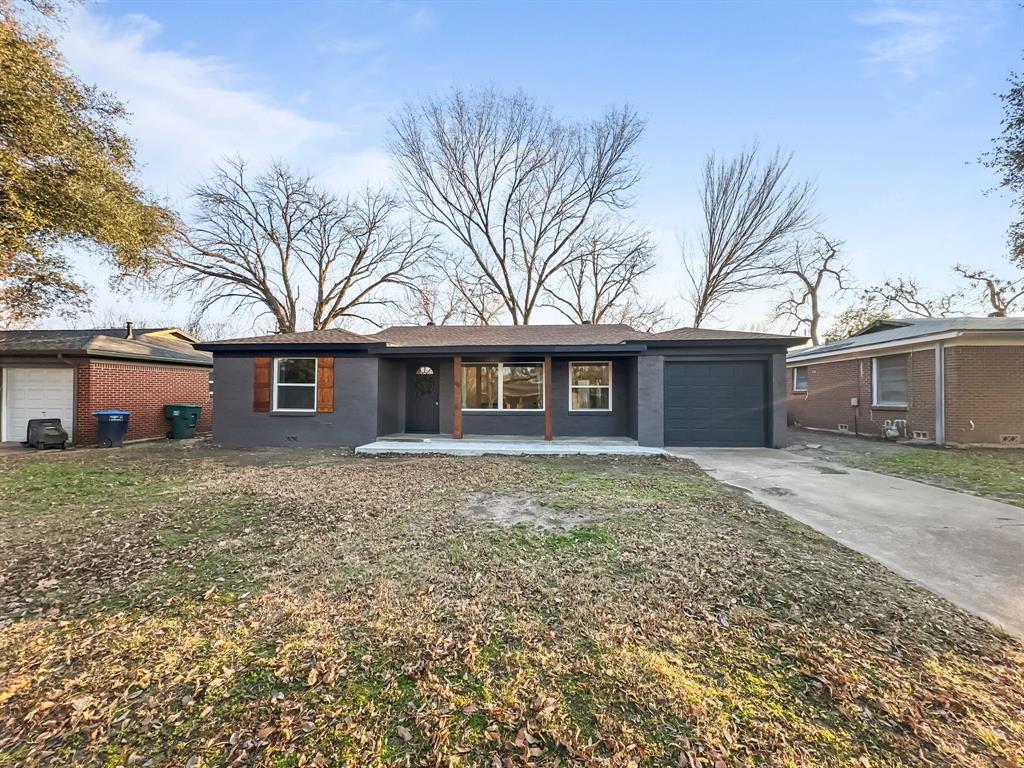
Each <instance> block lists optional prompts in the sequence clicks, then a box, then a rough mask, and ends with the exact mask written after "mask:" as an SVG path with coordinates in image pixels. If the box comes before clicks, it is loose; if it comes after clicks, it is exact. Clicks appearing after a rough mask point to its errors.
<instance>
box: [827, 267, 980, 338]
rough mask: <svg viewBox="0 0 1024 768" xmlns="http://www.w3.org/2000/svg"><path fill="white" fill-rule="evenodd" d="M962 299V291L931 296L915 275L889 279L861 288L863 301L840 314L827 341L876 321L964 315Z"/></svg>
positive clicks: (861, 299) (844, 335)
mask: <svg viewBox="0 0 1024 768" xmlns="http://www.w3.org/2000/svg"><path fill="white" fill-rule="evenodd" d="M962 300H963V293H962V292H960V291H954V292H952V293H947V294H943V295H942V296H939V297H937V298H929V297H928V296H927V294H926V293H925V292H924V291H923V290H922V288H921V286H920V285H919V284H918V282H917V280H915V279H914V278H911V277H896V278H893V279H889V280H886V281H885V282H884V283H881V284H880V285H874V286H871V287H870V288H866V289H864V290H862V291H860V294H859V300H858V301H857V302H856V303H855V304H854V305H852V306H850V307H847V308H846V309H845V310H843V311H842V312H840V313H839V314H838V315H837V316H836V319H835V323H834V324H833V326H832V328H831V329H830V330H829V332H828V333H827V334H826V335H825V341H837V340H839V339H845V338H847V337H848V336H851V335H853V334H854V333H857V332H858V331H860V330H862V329H864V328H866V327H867V326H869V325H871V323H873V322H875V321H876V320H888V319H890V318H896V317H908V316H909V317H924V318H928V317H950V316H952V315H959V314H963V312H962V309H961V302H962Z"/></svg>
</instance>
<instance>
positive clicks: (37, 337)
mask: <svg viewBox="0 0 1024 768" xmlns="http://www.w3.org/2000/svg"><path fill="white" fill-rule="evenodd" d="M197 341H198V340H197V339H195V338H193V337H191V336H189V335H188V334H187V333H185V332H184V331H181V330H179V329H177V328H141V329H133V328H132V327H131V324H130V323H129V324H128V326H127V327H126V328H115V329H88V330H60V331H0V442H4V443H19V442H21V441H23V440H24V439H25V431H26V423H27V421H28V420H29V419H34V418H42V417H55V418H59V419H60V420H61V424H62V425H63V426H64V428H65V429H66V430H67V431H68V434H69V436H70V439H71V442H72V443H74V444H77V445H93V444H95V443H96V418H95V417H94V416H93V415H92V414H93V413H94V412H95V411H102V410H110V409H118V410H124V411H129V412H130V413H131V417H130V418H129V420H128V434H127V436H126V439H127V440H145V439H149V438H158V437H163V436H164V435H165V434H166V433H167V428H168V424H167V420H166V419H165V418H164V415H163V408H164V406H165V405H168V404H172V403H186V404H189V405H201V406H203V413H202V417H201V419H200V421H199V431H201V432H209V431H210V428H211V424H212V421H213V414H212V409H213V404H212V402H211V400H210V372H211V370H212V368H213V357H212V355H210V353H209V352H200V351H199V350H197V349H195V347H194V346H193V345H194V344H195V343H197Z"/></svg>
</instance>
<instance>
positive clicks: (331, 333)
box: [203, 328, 381, 346]
mask: <svg viewBox="0 0 1024 768" xmlns="http://www.w3.org/2000/svg"><path fill="white" fill-rule="evenodd" d="M380 341H381V340H380V339H375V338H374V337H372V336H362V335H360V334H358V333H353V332H352V331H345V330H342V329H341V328H325V329H323V330H320V331H299V332H297V333H271V334H269V335H267V336H246V337H244V338H240V339H218V340H217V341H210V342H205V343H204V344H203V346H207V345H217V344H231V345H235V344H253V345H257V346H266V345H271V344H374V343H380Z"/></svg>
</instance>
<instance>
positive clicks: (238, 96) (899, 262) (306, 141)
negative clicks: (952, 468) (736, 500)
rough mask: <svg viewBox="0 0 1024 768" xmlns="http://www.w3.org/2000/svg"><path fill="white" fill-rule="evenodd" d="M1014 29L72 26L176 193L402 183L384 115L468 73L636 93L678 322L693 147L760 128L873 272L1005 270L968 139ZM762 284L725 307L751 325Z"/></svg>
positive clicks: (147, 158) (990, 131)
mask: <svg viewBox="0 0 1024 768" xmlns="http://www.w3.org/2000/svg"><path fill="white" fill-rule="evenodd" d="M1022 31H1024V11H1022V10H1021V9H1020V8H1019V7H1017V5H1016V4H1013V3H998V2H971V3H923V2H917V3H875V2H869V3H839V2H830V3H810V2H803V3H713V4H712V3H686V4H683V3H648V4H643V3H628V4H627V3H621V4H620V3H582V2H574V3H560V4H555V3H520V4H498V3H422V4H421V3H307V4H294V3H288V4H285V3H280V4H278V3H241V2H232V3H199V2H106V3H100V4H90V5H88V6H86V7H85V8H84V9H82V10H80V11H76V12H75V13H74V14H73V15H72V16H71V17H70V18H69V20H68V23H67V25H66V28H65V29H64V31H63V33H62V36H63V43H62V45H63V47H64V51H65V53H66V55H67V56H68V59H69V61H70V63H71V65H72V66H73V68H74V69H75V70H76V71H77V72H78V73H79V74H80V75H81V76H82V77H83V78H84V79H85V80H87V81H90V82H95V83H97V84H98V85H99V86H100V87H102V88H105V89H108V90H111V91H114V92H115V93H117V94H118V95H119V96H121V97H122V98H123V99H124V100H125V101H127V102H128V105H129V108H130V109H131V111H132V112H133V118H132V122H131V124H130V127H129V130H130V132H131V133H132V135H133V136H135V138H136V140H137V142H138V151H139V159H140V161H141V162H142V164H143V168H142V174H141V175H142V181H143V183H144V184H145V185H146V186H148V187H149V188H151V189H152V190H153V191H154V192H156V193H157V194H159V195H162V196H165V197H167V198H168V199H169V200H171V201H172V202H178V201H180V200H181V199H182V198H183V196H184V194H185V192H186V191H187V189H188V187H189V186H190V185H191V184H194V183H195V182H196V181H198V180H200V179H201V178H202V176H203V175H204V174H206V173H207V172H208V171H209V169H210V167H211V166H212V165H213V163H214V162H216V160H217V159H218V158H220V157H223V156H225V155H228V154H236V153H237V154H241V155H243V156H245V157H247V158H249V159H251V160H253V161H254V162H257V163H259V162H262V161H263V160H265V159H268V158H270V157H278V158H281V159H284V160H287V161H289V162H291V163H293V164H294V165H296V166H298V167H301V168H304V169H308V170H310V171H312V172H314V173H316V174H318V175H321V176H322V177H323V178H324V179H325V180H326V181H327V182H329V183H330V184H332V185H334V186H336V187H338V188H339V189H352V190H354V189H358V188H360V187H362V186H364V185H365V184H366V183H368V182H369V183H387V181H388V179H389V177H390V164H389V160H388V158H387V155H386V153H385V151H384V143H385V141H386V138H387V133H388V123H387V119H388V116H389V115H390V114H392V113H394V111H395V110H396V109H397V108H398V107H400V106H401V105H402V103H403V102H406V101H409V100H416V99H418V98H420V97H422V96H424V95H428V94H437V93H442V92H444V91H445V90H446V89H448V88H451V87H452V86H466V87H472V86H475V85H481V84H483V85H494V86H497V87H499V88H502V89H516V88H522V89H523V90H524V91H526V92H528V93H530V94H532V95H534V96H535V97H536V98H537V99H539V100H540V101H541V102H544V103H546V104H548V105H550V106H551V107H552V108H553V110H554V111H555V112H556V113H557V114H559V115H562V116H564V117H566V118H570V119H583V118H588V117H591V116H597V115H598V114H599V113H601V112H602V111H603V110H604V109H606V108H607V107H610V106H615V105H620V104H622V103H629V104H630V105H632V106H633V107H634V108H635V109H636V110H637V111H638V112H639V113H640V114H641V115H643V116H644V117H645V118H646V119H647V120H648V126H647V131H646V134H645V136H644V139H643V141H642V144H641V146H640V148H639V151H638V154H637V160H638V162H639V164H640V166H641V168H642V169H643V173H644V176H643V181H642V184H641V186H640V187H639V188H638V190H637V203H636V207H635V209H634V211H633V215H634V217H635V219H636V220H637V221H638V222H639V223H640V224H641V225H643V226H645V227H648V228H649V229H651V230H652V231H653V232H654V234H655V236H656V239H657V241H658V242H659V257H660V263H659V268H658V271H657V273H656V274H655V275H654V276H653V277H652V279H651V281H650V282H649V284H648V286H647V287H646V290H647V291H648V292H649V293H650V294H651V295H654V296H658V297H660V298H663V299H667V300H669V301H672V302H674V303H675V304H676V305H677V311H678V314H679V315H680V317H681V318H685V310H684V309H683V307H682V305H681V303H680V302H679V300H678V298H677V293H678V291H679V290H680V289H681V288H682V286H683V281H684V276H683V272H682V266H681V261H680V255H679V240H680V239H688V240H695V239H696V237H695V232H694V229H693V227H694V226H695V223H696V216H697V208H696V181H697V174H698V170H699V166H700V163H701V159H702V157H703V156H704V154H705V153H706V152H708V151H710V150H717V151H719V152H722V153H731V152H734V151H736V150H738V149H739V148H741V147H742V146H744V145H745V144H749V143H750V142H752V141H754V140H758V141H760V142H761V143H762V144H763V145H767V146H769V147H772V146H775V145H779V146H781V147H782V148H783V149H785V150H791V151H793V152H794V153H795V159H794V163H793V169H794V171H795V172H796V173H798V174H800V175H805V176H809V177H812V178H814V179H815V180H816V182H817V185H818V207H819V209H820V211H821V213H822V215H823V216H824V217H825V223H824V224H823V228H824V229H825V230H826V231H827V232H829V233H830V234H832V235H834V236H835V237H838V238H840V239H843V240H845V241H846V244H847V253H848V256H849V258H850V260H851V262H852V266H853V271H854V275H855V277H856V278H857V280H858V282H859V283H861V284H868V283H870V282H874V281H876V280H877V279H879V278H881V277H884V276H895V275H897V274H909V275H914V276H916V277H918V278H919V279H920V280H921V281H922V282H923V283H924V284H925V285H926V286H928V287H929V288H930V289H933V290H941V289H943V288H948V287H949V286H950V285H951V281H952V278H951V275H950V273H949V268H950V266H951V265H952V264H953V263H955V262H957V261H968V262H970V263H972V264H978V265H981V266H983V267H989V268H995V269H999V270H1001V271H1004V272H1005V271H1007V268H1005V267H1004V264H1005V260H1004V256H1003V254H1004V231H1005V227H1006V224H1007V222H1008V221H1009V219H1010V206H1009V203H1008V202H1007V200H1006V199H1005V198H1002V197H1000V196H998V195H994V196H985V195H984V194H983V193H984V190H985V189H986V188H988V187H989V186H991V184H992V182H993V177H992V175H991V174H990V173H989V172H988V171H987V170H986V169H984V168H982V167H979V166H978V165H977V164H976V162H975V159H976V158H977V156H978V154H979V153H980V152H982V151H983V150H985V149H986V147H987V146H988V144H989V141H990V139H991V137H992V136H993V135H994V134H995V133H996V132H997V131H998V124H999V120H1000V117H1001V112H1000V105H999V103H998V100H997V99H996V97H995V96H994V93H995V92H998V91H1001V90H1003V89H1004V87H1005V81H1006V77H1007V74H1008V73H1009V72H1010V70H1011V69H1014V68H1020V67H1021V66H1022V65H1021V48H1022V46H1024V34H1022ZM83 271H84V272H85V273H86V274H87V276H88V277H89V278H90V279H92V280H93V282H95V283H100V282H102V280H103V276H102V273H101V272H100V271H98V270H96V269H95V268H93V267H91V266H88V265H83ZM115 304H116V305H117V306H118V307H120V308H128V310H129V311H133V310H134V311H138V312H140V313H142V314H146V315H147V318H146V319H150V320H153V319H161V318H163V319H165V320H166V321H174V320H179V319H182V318H183V316H184V313H185V304H184V303H182V302H181V301H178V302H171V303H168V304H167V305H166V306H164V305H163V304H159V305H158V304H154V303H152V302H150V301H146V302H135V303H134V304H133V302H132V301H131V300H126V299H124V298H123V297H120V298H119V297H115V296H112V295H108V294H106V293H105V292H102V296H101V298H100V301H99V306H98V307H97V308H98V309H100V310H102V309H103V308H104V307H106V306H113V305H115ZM768 304H769V298H768V297H762V296H757V297H751V299H750V300H748V301H746V302H744V304H743V305H742V306H736V307H733V308H732V309H731V310H729V311H727V312H724V313H722V315H721V316H720V317H719V318H717V324H718V325H722V326H725V325H732V326H735V327H750V326H751V325H753V324H759V323H760V322H761V321H763V320H764V318H765V315H766V309H767V306H768ZM154 308H158V311H159V312H160V313H161V317H160V318H154V317H152V315H153V314H154Z"/></svg>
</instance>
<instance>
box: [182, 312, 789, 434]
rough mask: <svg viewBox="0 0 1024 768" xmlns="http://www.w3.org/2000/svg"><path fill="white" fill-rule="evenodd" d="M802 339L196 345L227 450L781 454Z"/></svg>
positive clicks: (385, 339) (448, 332)
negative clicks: (399, 440) (635, 446)
mask: <svg viewBox="0 0 1024 768" xmlns="http://www.w3.org/2000/svg"><path fill="white" fill-rule="evenodd" d="M802 342H803V339H799V338H794V337H790V336H777V335H770V334H760V333H743V332H733V331H716V330H705V329H692V328H679V329H676V330H673V331H666V332H663V333H642V332H639V331H636V330H634V329H633V328H630V327H629V326H628V325H527V326H450V325H438V326H435V325H425V326H397V327H393V328H387V329H385V330H383V331H381V332H379V333H374V334H371V335H360V334H356V333H352V332H350V331H345V330H320V331H310V332H306V333H287V334H277V335H271V336H257V337H254V338H243V339H229V340H224V341H217V342H207V343H203V344H200V345H198V347H199V349H203V350H208V351H210V352H212V353H213V362H214V393H215V399H216V401H217V412H216V414H215V416H214V422H213V439H214V441H215V442H217V443H220V444H223V445H226V446H258V445H289V444H300V445H318V446H358V445H362V444H365V443H371V442H373V441H374V440H376V439H377V438H378V437H385V436H394V435H399V434H401V435H406V434H421V435H422V434H427V435H430V434H435V435H451V436H452V437H453V438H461V437H463V436H464V435H465V436H485V435H501V436H512V435H515V436H534V437H537V438H538V439H539V438H542V437H543V438H544V439H547V440H551V439H553V438H554V437H558V438H572V437H581V438H582V437H617V438H625V439H632V440H635V441H637V442H638V443H639V444H640V445H645V446H663V445H721V446H778V445H781V444H782V443H783V442H784V441H785V434H786V381H785V356H786V350H787V348H788V347H790V346H792V345H794V344H800V343H802Z"/></svg>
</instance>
